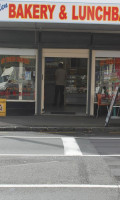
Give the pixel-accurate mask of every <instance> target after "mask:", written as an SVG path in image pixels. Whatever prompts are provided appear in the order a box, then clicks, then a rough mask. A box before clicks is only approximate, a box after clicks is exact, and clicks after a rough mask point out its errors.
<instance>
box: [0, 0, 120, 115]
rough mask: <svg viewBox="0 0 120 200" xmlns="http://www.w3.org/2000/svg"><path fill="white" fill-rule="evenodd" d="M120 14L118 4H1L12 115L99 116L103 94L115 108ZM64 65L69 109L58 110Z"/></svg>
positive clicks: (0, 76) (0, 73)
mask: <svg viewBox="0 0 120 200" xmlns="http://www.w3.org/2000/svg"><path fill="white" fill-rule="evenodd" d="M113 5H114V6H113ZM119 12H120V4H119V2H118V1H117V0H115V1H112V0H111V1H108V0H106V1H105V2H104V4H102V3H96V1H89V2H88V1H87V0H86V1H84V3H83V2H82V1H77V0H76V2H74V1H67V0H66V1H65V2H63V1H58V0H57V1H56V2H54V1H52V0H48V1H47V0H44V1H42V0H37V1H36V2H33V3H32V4H31V1H29V0H27V1H24V0H22V1H21V2H19V1H17V0H16V1H12V3H11V2H8V1H6V2H4V1H3V2H2V1H1V4H0V98H5V99H6V100H7V110H9V109H10V110H12V111H13V110H14V109H16V110H17V111H18V114H20V110H23V111H25V113H26V114H27V113H32V114H36V115H40V114H43V113H44V114H51V113H53V114H54V113H55V114H78V115H86V114H87V115H89V116H93V115H95V113H96V107H97V101H98V99H97V95H98V94H101V96H102V101H104V102H108V103H110V101H111V98H112V96H113V93H114V89H115V87H116V85H119V81H120V27H119V23H120V19H119ZM3 13H4V14H3ZM60 62H61V63H63V66H64V69H65V71H66V80H65V91H64V107H63V108H59V107H53V106H52V105H53V101H54V91H55V76H54V75H55V71H56V69H57V68H58V64H59V63H60ZM117 101H118V102H119V97H118V99H117ZM29 111H32V112H29ZM105 112H106V111H105ZM103 114H104V111H103ZM105 114H106V113H105Z"/></svg>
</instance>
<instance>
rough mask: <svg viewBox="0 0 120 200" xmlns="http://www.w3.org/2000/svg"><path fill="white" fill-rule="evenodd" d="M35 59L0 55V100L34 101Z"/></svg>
mask: <svg viewBox="0 0 120 200" xmlns="http://www.w3.org/2000/svg"><path fill="white" fill-rule="evenodd" d="M35 66H36V59H35V57H30V56H19V55H15V56H14V55H11V56H10V55H0V98H5V99H7V100H34V99H35Z"/></svg>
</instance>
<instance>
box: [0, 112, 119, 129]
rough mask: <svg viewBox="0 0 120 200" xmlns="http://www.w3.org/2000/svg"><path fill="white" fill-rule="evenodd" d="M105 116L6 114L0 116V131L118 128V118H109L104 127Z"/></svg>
mask: <svg viewBox="0 0 120 200" xmlns="http://www.w3.org/2000/svg"><path fill="white" fill-rule="evenodd" d="M104 125H105V117H100V118H95V117H87V116H75V115H42V116H6V117H0V130H1V131H10V130H11V131H13V130H14V131H20V130H23V131H41V130H47V131H49V130H69V131H70V130H79V129H81V130H90V129H104V130H108V129H116V130H120V120H111V121H110V124H109V126H108V127H105V126H104Z"/></svg>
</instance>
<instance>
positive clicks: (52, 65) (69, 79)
mask: <svg viewBox="0 0 120 200" xmlns="http://www.w3.org/2000/svg"><path fill="white" fill-rule="evenodd" d="M59 63H62V65H63V69H64V71H65V81H64V105H63V106H62V107H61V106H60V92H59V94H58V95H57V103H56V105H54V103H55V102H54V99H55V88H56V76H55V74H56V71H57V70H58V68H59ZM87 66H88V59H87V58H63V57H46V58H45V85H44V106H45V112H47V113H58V114H59V113H63V114H64V113H65V114H77V113H78V114H82V115H83V114H86V102H87Z"/></svg>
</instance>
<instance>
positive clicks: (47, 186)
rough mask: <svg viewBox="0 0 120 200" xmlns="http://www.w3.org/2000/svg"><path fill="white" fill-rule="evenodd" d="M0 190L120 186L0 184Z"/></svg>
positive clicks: (119, 186)
mask: <svg viewBox="0 0 120 200" xmlns="http://www.w3.org/2000/svg"><path fill="white" fill-rule="evenodd" d="M0 188H103V189H104V188H106V189H119V188H120V185H93V184H0Z"/></svg>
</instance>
